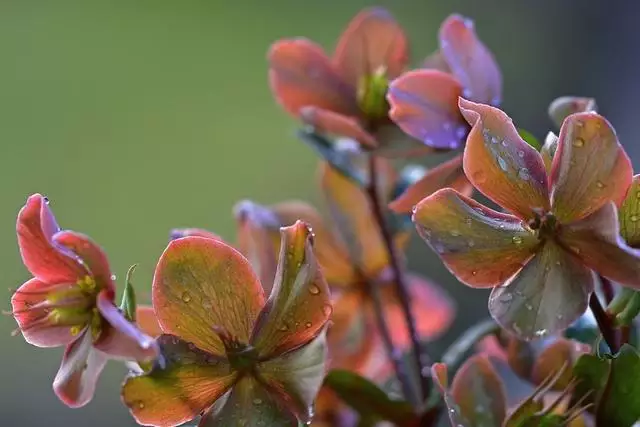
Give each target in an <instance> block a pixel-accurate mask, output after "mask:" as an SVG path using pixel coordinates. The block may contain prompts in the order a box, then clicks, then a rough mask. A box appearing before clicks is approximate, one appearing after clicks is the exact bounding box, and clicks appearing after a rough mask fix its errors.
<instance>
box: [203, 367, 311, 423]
mask: <svg viewBox="0 0 640 427" xmlns="http://www.w3.org/2000/svg"><path fill="white" fill-rule="evenodd" d="M298 425H299V424H298V421H297V420H296V418H295V417H294V416H293V414H292V413H290V412H289V411H288V410H287V409H286V408H285V406H284V404H283V403H282V402H279V401H278V400H277V399H276V397H275V396H274V395H273V394H272V393H271V392H270V391H269V390H267V389H266V388H265V387H264V385H262V384H260V383H259V382H258V381H257V380H256V379H254V378H252V377H244V378H242V379H241V380H240V381H238V383H237V384H236V385H235V386H234V387H233V390H231V393H230V394H229V395H228V397H227V398H226V402H224V403H223V404H222V403H221V405H220V406H219V407H218V406H216V408H214V409H213V410H212V411H211V412H210V413H208V414H206V415H205V417H203V419H202V420H201V421H200V423H199V424H198V427H297V426H298Z"/></svg>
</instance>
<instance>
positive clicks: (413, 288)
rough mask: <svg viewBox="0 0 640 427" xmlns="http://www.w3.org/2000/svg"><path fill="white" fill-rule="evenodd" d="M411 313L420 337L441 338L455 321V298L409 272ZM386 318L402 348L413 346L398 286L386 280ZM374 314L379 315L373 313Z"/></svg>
mask: <svg viewBox="0 0 640 427" xmlns="http://www.w3.org/2000/svg"><path fill="white" fill-rule="evenodd" d="M407 284H408V287H409V289H408V290H409V298H410V301H411V314H412V315H413V319H414V321H415V325H416V329H417V331H418V335H419V336H420V338H422V339H424V340H427V341H431V340H435V339H437V338H439V337H440V336H442V334H443V333H444V332H445V331H446V330H447V329H448V328H449V326H450V325H451V323H452V322H453V318H454V313H455V308H454V305H453V302H452V300H451V299H450V298H449V297H448V296H447V294H446V293H445V292H444V290H442V289H441V288H439V287H438V286H436V285H434V284H432V283H430V282H428V281H427V280H425V279H423V278H422V277H419V276H416V275H413V274H410V275H407ZM382 301H383V302H384V309H385V318H386V319H387V323H388V325H389V329H390V330H392V331H393V336H392V339H393V342H394V344H395V345H396V346H397V347H399V348H402V349H406V348H408V347H409V346H410V345H411V340H410V338H409V334H408V332H407V326H406V323H405V318H404V314H403V310H402V306H401V305H400V301H399V300H398V297H397V293H396V290H395V286H394V285H393V284H392V283H386V284H385V286H384V287H383V288H382ZM371 315H372V316H373V315H375V314H373V313H371Z"/></svg>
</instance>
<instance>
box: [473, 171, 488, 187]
mask: <svg viewBox="0 0 640 427" xmlns="http://www.w3.org/2000/svg"><path fill="white" fill-rule="evenodd" d="M471 177H472V178H473V180H474V181H475V182H476V183H478V184H484V183H485V182H486V181H487V174H485V173H484V172H483V171H481V170H478V171H475V172H472V174H471Z"/></svg>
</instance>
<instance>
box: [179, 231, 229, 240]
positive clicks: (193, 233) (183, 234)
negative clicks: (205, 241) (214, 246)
mask: <svg viewBox="0 0 640 427" xmlns="http://www.w3.org/2000/svg"><path fill="white" fill-rule="evenodd" d="M189 236H198V237H208V238H209V239H215V240H224V239H223V238H222V237H220V236H218V235H217V234H215V233H212V232H210V231H209V230H205V229H203V228H174V229H173V230H171V233H169V240H176V239H181V238H183V237H189Z"/></svg>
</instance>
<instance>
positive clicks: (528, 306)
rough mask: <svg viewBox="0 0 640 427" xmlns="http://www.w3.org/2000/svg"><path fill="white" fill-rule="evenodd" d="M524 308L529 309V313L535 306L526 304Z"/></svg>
mask: <svg viewBox="0 0 640 427" xmlns="http://www.w3.org/2000/svg"><path fill="white" fill-rule="evenodd" d="M524 308H526V309H527V310H529V311H531V310H533V306H532V305H531V304H529V303H526V304H525V305H524Z"/></svg>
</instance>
